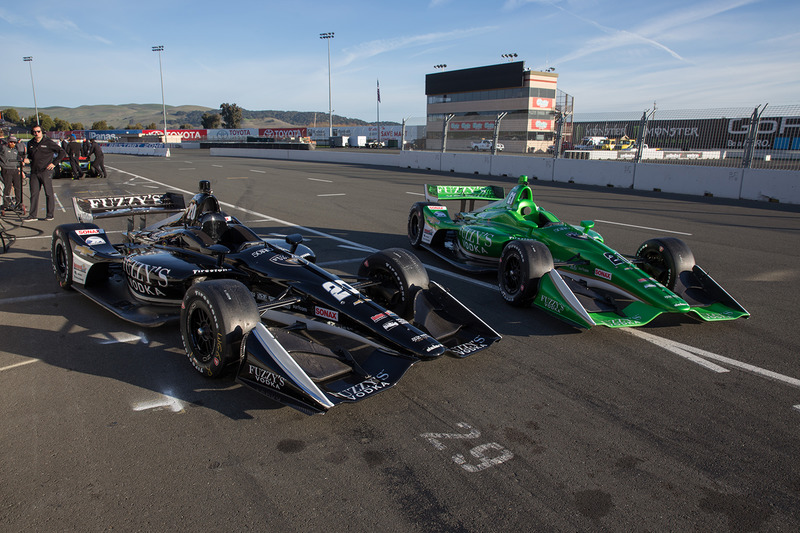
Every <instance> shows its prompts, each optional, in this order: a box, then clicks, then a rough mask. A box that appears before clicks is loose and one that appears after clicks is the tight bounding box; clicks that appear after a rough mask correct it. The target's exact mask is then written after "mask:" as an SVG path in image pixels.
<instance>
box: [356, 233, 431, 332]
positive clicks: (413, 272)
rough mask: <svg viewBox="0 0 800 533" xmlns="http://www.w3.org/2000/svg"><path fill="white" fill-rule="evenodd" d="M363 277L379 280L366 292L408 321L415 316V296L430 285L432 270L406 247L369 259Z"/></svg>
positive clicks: (361, 273)
mask: <svg viewBox="0 0 800 533" xmlns="http://www.w3.org/2000/svg"><path fill="white" fill-rule="evenodd" d="M358 275H359V277H363V278H369V279H371V280H374V281H378V282H379V283H378V285H373V286H371V287H367V288H366V289H365V290H364V292H365V293H366V294H367V295H368V296H369V297H370V298H372V299H373V300H374V301H375V302H376V303H377V304H378V305H380V306H382V307H385V308H386V309H388V310H390V311H393V312H394V313H396V314H397V315H399V316H400V317H402V318H405V319H406V320H408V319H411V318H412V317H413V314H414V297H415V296H416V294H417V292H419V291H421V290H423V289H427V288H428V286H429V285H430V278H428V271H427V270H425V266H424V265H423V264H422V263H421V262H420V260H419V259H417V256H415V255H414V254H412V253H411V252H409V251H408V250H404V249H402V248H389V249H387V250H382V251H380V252H376V253H374V254H372V255H370V256H369V257H367V258H366V259H365V260H364V261H363V262H362V263H361V266H360V267H359V269H358Z"/></svg>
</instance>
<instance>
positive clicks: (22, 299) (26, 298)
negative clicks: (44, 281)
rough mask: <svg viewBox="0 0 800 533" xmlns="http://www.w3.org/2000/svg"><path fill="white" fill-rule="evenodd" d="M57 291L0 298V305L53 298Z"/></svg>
mask: <svg viewBox="0 0 800 533" xmlns="http://www.w3.org/2000/svg"><path fill="white" fill-rule="evenodd" d="M58 294H59V293H56V292H53V293H50V294H34V295H32V296H18V297H16V298H4V299H2V300H0V305H10V304H19V303H23V302H35V301H37V300H49V299H50V298H55V297H56V296H57V295H58Z"/></svg>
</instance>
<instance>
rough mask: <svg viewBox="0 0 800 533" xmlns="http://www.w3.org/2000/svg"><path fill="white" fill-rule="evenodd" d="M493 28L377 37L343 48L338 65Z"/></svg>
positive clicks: (493, 28)
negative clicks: (376, 38) (342, 55)
mask: <svg viewBox="0 0 800 533" xmlns="http://www.w3.org/2000/svg"><path fill="white" fill-rule="evenodd" d="M495 30H497V26H485V27H482V28H467V29H463V30H453V31H449V32H436V33H426V34H422V35H409V36H405V37H397V38H395V39H378V40H375V41H368V42H365V43H361V44H360V45H358V46H355V47H350V48H345V49H344V52H345V56H344V59H343V60H341V62H340V63H339V66H346V65H349V64H350V63H353V62H354V61H357V60H361V59H367V58H370V57H374V56H377V55H380V54H384V53H387V52H393V51H396V50H402V49H406V48H415V47H418V46H425V45H431V44H435V43H442V42H447V41H455V40H459V39H467V38H471V37H475V36H476V35H481V34H484V33H489V32H492V31H495Z"/></svg>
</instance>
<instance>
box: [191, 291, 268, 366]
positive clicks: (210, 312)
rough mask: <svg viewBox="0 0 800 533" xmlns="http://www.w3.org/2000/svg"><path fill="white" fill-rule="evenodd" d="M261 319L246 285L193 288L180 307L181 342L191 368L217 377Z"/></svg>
mask: <svg viewBox="0 0 800 533" xmlns="http://www.w3.org/2000/svg"><path fill="white" fill-rule="evenodd" d="M260 320H261V317H260V315H259V313H258V307H257V306H256V302H255V299H254V298H253V295H252V294H251V293H250V291H249V290H248V289H247V287H245V286H244V284H242V283H240V282H238V281H234V280H227V279H218V280H210V281H201V282H200V283H196V284H194V285H192V287H191V288H190V289H189V290H188V291H187V292H186V295H185V296H184V297H183V304H182V305H181V339H182V340H183V347H184V349H185V350H186V355H187V357H188V358H189V361H191V363H192V366H193V367H194V368H195V369H196V370H197V371H198V372H200V373H201V374H203V375H205V376H208V377H211V378H216V377H219V376H221V375H222V373H223V371H224V368H225V365H226V364H227V363H230V362H232V361H234V360H236V359H237V358H238V356H239V346H240V344H241V342H242V337H243V336H244V334H245V333H247V332H248V331H250V330H251V329H253V328H254V327H255V326H256V324H257V323H258V322H259V321H260Z"/></svg>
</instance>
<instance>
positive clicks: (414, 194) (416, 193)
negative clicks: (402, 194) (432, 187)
mask: <svg viewBox="0 0 800 533" xmlns="http://www.w3.org/2000/svg"><path fill="white" fill-rule="evenodd" d="M406 194H411V195H413V196H425V195H424V194H422V193H421V192H409V191H406Z"/></svg>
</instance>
